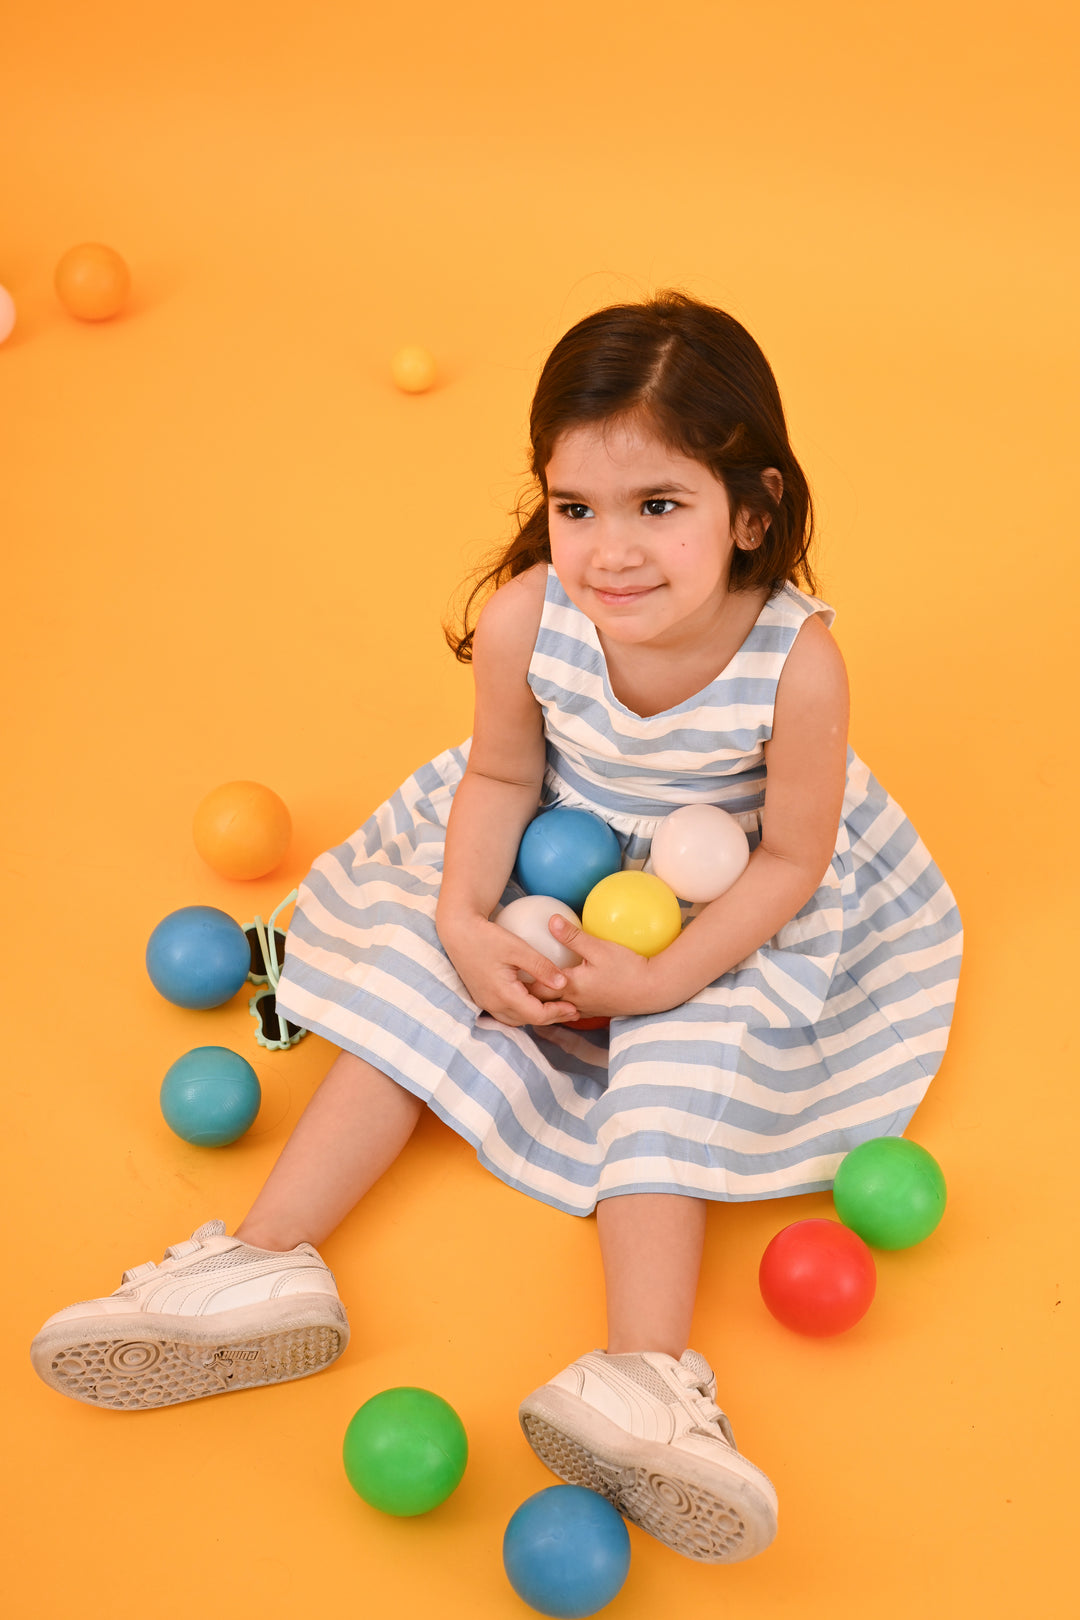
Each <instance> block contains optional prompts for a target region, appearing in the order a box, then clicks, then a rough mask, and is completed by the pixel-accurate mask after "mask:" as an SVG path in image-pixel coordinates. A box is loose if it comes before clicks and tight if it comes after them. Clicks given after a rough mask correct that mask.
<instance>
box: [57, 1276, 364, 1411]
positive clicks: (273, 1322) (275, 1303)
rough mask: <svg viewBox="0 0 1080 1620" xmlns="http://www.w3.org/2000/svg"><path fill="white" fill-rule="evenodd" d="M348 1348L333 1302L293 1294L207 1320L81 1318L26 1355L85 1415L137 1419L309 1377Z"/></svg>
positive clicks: (340, 1310)
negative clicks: (151, 1411) (106, 1411)
mask: <svg viewBox="0 0 1080 1620" xmlns="http://www.w3.org/2000/svg"><path fill="white" fill-rule="evenodd" d="M348 1342H349V1323H348V1318H347V1317H346V1315H345V1307H344V1306H343V1305H342V1304H341V1302H340V1300H336V1299H333V1298H331V1297H330V1296H329V1295H325V1294H310V1295H306V1296H305V1295H303V1294H295V1295H291V1296H290V1297H289V1298H288V1299H279V1300H269V1301H266V1302H264V1303H262V1304H256V1305H244V1306H241V1307H240V1308H239V1309H237V1310H233V1311H222V1312H219V1313H217V1314H216V1315H215V1316H213V1317H210V1318H207V1317H191V1318H190V1319H188V1318H184V1317H175V1316H163V1315H157V1314H152V1313H150V1312H142V1313H140V1312H134V1313H133V1314H132V1315H130V1316H113V1315H109V1316H84V1317H76V1318H75V1319H74V1320H72V1321H68V1322H57V1323H55V1324H54V1325H53V1326H51V1327H45V1328H42V1330H41V1332H40V1333H39V1334H38V1335H37V1337H36V1339H35V1340H34V1341H33V1343H32V1345H31V1346H30V1359H31V1361H32V1362H33V1364H34V1369H35V1371H36V1372H37V1374H38V1376H39V1377H40V1378H43V1379H44V1381H45V1382H46V1383H47V1384H49V1385H50V1386H51V1387H52V1388H53V1389H55V1390H59V1392H60V1394H61V1395H70V1396H71V1397H72V1399H73V1400H76V1401H85V1402H87V1403H88V1404H89V1405H90V1406H104V1407H110V1408H112V1410H114V1411H120V1412H138V1411H143V1410H146V1409H147V1408H149V1407H154V1406H175V1405H177V1404H178V1403H179V1402H180V1401H197V1400H201V1399H202V1398H203V1397H204V1396H206V1395H225V1394H228V1393H229V1392H230V1391H231V1390H234V1389H252V1388H255V1387H256V1386H258V1385H260V1384H283V1383H285V1382H286V1381H287V1380H288V1379H290V1378H307V1377H309V1376H310V1375H311V1374H312V1373H317V1372H321V1371H322V1370H323V1368H324V1367H328V1366H329V1365H330V1363H331V1362H332V1361H336V1360H337V1358H338V1356H340V1355H341V1352H342V1351H343V1350H344V1349H345V1346H346V1345H347V1344H348Z"/></svg>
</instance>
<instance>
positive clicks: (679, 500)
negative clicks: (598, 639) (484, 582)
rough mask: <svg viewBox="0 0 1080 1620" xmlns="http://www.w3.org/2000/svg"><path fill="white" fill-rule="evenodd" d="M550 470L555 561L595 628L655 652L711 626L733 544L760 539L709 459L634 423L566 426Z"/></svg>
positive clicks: (723, 595) (720, 605)
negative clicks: (693, 456)
mask: <svg viewBox="0 0 1080 1620" xmlns="http://www.w3.org/2000/svg"><path fill="white" fill-rule="evenodd" d="M772 470H773V469H770V471H772ZM546 475H547V486H548V529H549V533H550V536H551V561H552V563H553V565H554V568H555V572H556V574H557V575H558V576H559V582H560V584H561V585H562V587H563V589H564V590H565V592H566V594H567V596H568V597H569V598H570V600H571V601H572V602H573V603H574V604H575V606H576V607H579V608H580V609H581V611H582V612H583V613H586V614H587V615H588V616H589V618H590V619H592V621H593V623H594V624H595V625H596V626H597V628H598V629H600V630H602V631H603V632H604V634H605V635H606V636H609V637H610V638H611V640H612V641H615V642H623V643H627V644H630V645H635V646H653V647H655V648H657V649H658V650H659V649H661V648H672V649H674V648H675V647H676V646H677V645H678V644H679V643H680V642H685V641H686V640H687V639H690V640H693V639H694V638H696V637H697V636H699V635H700V636H702V637H707V636H708V635H709V633H710V632H711V631H712V630H713V629H715V627H716V625H717V624H718V623H719V622H720V621H721V620H722V618H723V616H724V615H723V609H724V604H725V602H726V600H727V596H728V589H727V585H728V577H729V572H730V566H731V556H732V552H733V551H734V550H735V546H736V544H737V543H743V544H746V545H754V544H756V543H757V539H758V538H759V537H760V536H759V535H752V534H751V532H750V531H749V530H748V529H747V528H746V527H745V526H744V525H743V524H741V523H740V525H739V526H738V528H737V529H733V525H732V514H731V508H730V505H729V503H728V497H727V490H726V489H725V488H724V485H723V484H722V483H721V482H720V481H719V479H717V478H715V477H714V476H713V474H712V473H711V472H710V471H709V469H708V468H707V467H705V466H703V465H702V463H701V462H699V461H691V460H689V459H688V458H687V457H686V456H683V455H680V454H679V453H678V452H677V451H674V450H669V449H668V448H667V447H666V446H665V445H663V444H662V443H661V442H660V440H659V439H657V438H655V437H653V435H652V434H651V433H649V432H648V431H647V430H646V429H644V428H642V427H639V426H637V425H632V424H630V423H619V424H618V425H615V426H612V425H607V424H604V423H596V424H590V425H587V426H582V427H578V428H572V429H570V430H568V431H567V432H566V433H564V434H562V436H561V437H560V438H559V439H558V440H557V441H556V444H555V449H554V452H553V453H552V456H551V460H550V461H549V462H548V464H547V468H546ZM779 476H780V475H779V473H777V478H779Z"/></svg>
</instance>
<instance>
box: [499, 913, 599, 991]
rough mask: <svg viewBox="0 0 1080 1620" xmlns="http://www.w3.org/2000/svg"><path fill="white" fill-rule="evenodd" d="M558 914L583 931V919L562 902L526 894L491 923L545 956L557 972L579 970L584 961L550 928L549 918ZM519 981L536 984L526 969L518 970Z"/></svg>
mask: <svg viewBox="0 0 1080 1620" xmlns="http://www.w3.org/2000/svg"><path fill="white" fill-rule="evenodd" d="M556 912H557V913H558V915H559V916H560V917H565V918H566V920H567V922H570V923H573V925H574V927H575V928H580V927H581V918H580V917H579V916H578V915H577V913H576V912H574V911H571V910H570V907H569V906H567V905H564V904H563V902H562V901H561V900H552V899H551V898H550V897H549V896H548V895H546V894H526V895H523V896H522V898H521V899H520V900H511V902H510V904H509V905H508V906H503V908H502V910H501V911H496V912H495V913H494V915H493V916H492V919H491V920H492V922H497V923H498V925H499V927H500V928H506V929H508V930H509V932H510V933H511V934H516V935H517V937H518V939H523V940H524V941H525V943H526V945H531V946H532V947H533V949H534V950H537V951H539V952H540V955H541V956H546V957H547V959H548V961H549V962H554V964H555V966H556V967H557V968H569V967H577V965H578V963H579V962H580V961H581V957H580V956H578V955H577V954H576V952H574V951H572V950H571V949H570V948H569V946H568V945H564V944H563V943H562V942H561V940H557V939H556V938H555V935H554V934H553V933H552V932H551V930H550V929H549V928H548V918H549V917H553V916H554V915H555V914H556ZM518 977H519V978H520V979H521V980H522V981H523V982H524V983H525V984H532V983H533V976H532V974H531V973H526V971H525V969H524V968H518Z"/></svg>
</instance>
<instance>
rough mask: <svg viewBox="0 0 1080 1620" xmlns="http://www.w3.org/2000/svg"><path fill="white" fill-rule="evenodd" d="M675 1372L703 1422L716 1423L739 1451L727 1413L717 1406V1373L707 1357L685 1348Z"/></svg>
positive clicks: (727, 1439)
mask: <svg viewBox="0 0 1080 1620" xmlns="http://www.w3.org/2000/svg"><path fill="white" fill-rule="evenodd" d="M675 1373H676V1376H677V1377H678V1380H679V1382H680V1384H682V1386H683V1388H684V1389H685V1390H686V1391H687V1393H688V1394H689V1396H690V1399H691V1401H692V1403H693V1406H694V1409H695V1411H696V1412H697V1413H698V1414H699V1416H700V1417H701V1418H702V1420H703V1422H704V1423H705V1424H707V1425H708V1426H709V1427H710V1428H711V1427H712V1426H713V1425H714V1424H715V1425H717V1426H718V1427H719V1429H720V1433H721V1434H722V1435H723V1437H724V1439H725V1440H726V1441H727V1442H728V1444H729V1445H730V1446H731V1447H732V1449H733V1450H735V1451H737V1450H738V1447H737V1446H736V1445H735V1436H734V1434H733V1433H732V1430H731V1424H730V1423H729V1422H728V1417H727V1413H726V1412H724V1411H722V1410H721V1408H720V1407H719V1406H717V1404H716V1401H715V1399H714V1397H715V1395H716V1374H715V1373H714V1372H713V1370H712V1368H711V1367H710V1366H709V1364H708V1362H707V1361H706V1360H705V1357H704V1356H702V1355H699V1353H698V1352H697V1351H696V1350H685V1351H684V1352H683V1354H682V1357H681V1358H680V1360H679V1361H677V1362H676V1363H675Z"/></svg>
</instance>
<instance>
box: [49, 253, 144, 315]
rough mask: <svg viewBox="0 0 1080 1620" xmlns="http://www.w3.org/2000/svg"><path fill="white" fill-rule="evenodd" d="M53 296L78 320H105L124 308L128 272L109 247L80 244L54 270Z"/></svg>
mask: <svg viewBox="0 0 1080 1620" xmlns="http://www.w3.org/2000/svg"><path fill="white" fill-rule="evenodd" d="M55 284H56V295H57V297H58V298H59V300H60V302H61V303H62V304H63V306H64V308H65V309H66V310H67V312H68V314H69V315H76V316H77V317H78V318H79V320H80V321H107V320H108V319H109V317H110V315H115V314H116V313H117V312H118V311H119V310H120V309H122V308H123V306H124V304H125V302H126V300H127V295H128V291H129V289H130V287H131V272H130V271H129V270H128V267H127V265H126V264H125V263H124V261H123V259H122V258H121V257H120V255H119V253H117V252H115V251H114V250H113V249H112V248H111V247H105V246H103V244H102V243H101V242H80V243H79V245H78V247H73V248H68V250H67V252H66V253H65V254H64V256H63V258H62V259H61V260H60V263H59V264H58V265H57V267H56V276H55Z"/></svg>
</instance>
